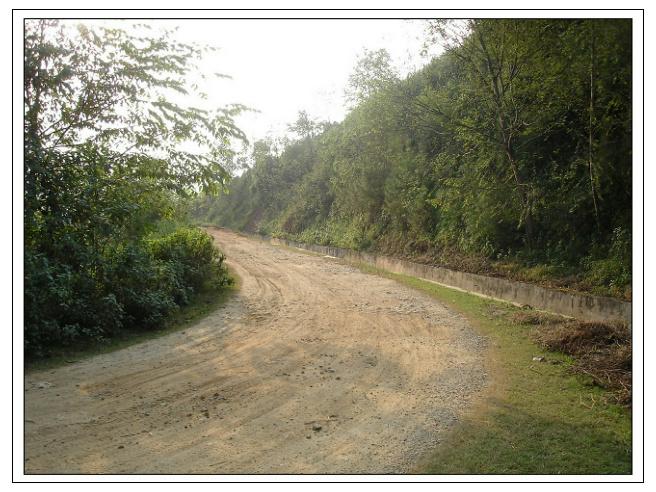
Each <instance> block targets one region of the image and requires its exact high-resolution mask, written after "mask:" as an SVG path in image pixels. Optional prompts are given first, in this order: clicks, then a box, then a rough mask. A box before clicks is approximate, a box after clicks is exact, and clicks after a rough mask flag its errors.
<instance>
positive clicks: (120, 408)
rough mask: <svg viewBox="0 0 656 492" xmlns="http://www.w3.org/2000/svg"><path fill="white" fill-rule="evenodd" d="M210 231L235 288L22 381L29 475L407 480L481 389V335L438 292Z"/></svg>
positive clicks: (485, 377) (482, 363)
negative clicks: (122, 345)
mask: <svg viewBox="0 0 656 492" xmlns="http://www.w3.org/2000/svg"><path fill="white" fill-rule="evenodd" d="M210 232H211V233H212V234H213V235H214V237H215V239H216V241H217V243H218V244H219V246H220V247H221V248H222V250H223V251H224V252H225V253H226V255H227V257H228V263H229V264H230V266H231V267H232V268H233V269H234V270H235V271H236V273H237V274H238V275H239V276H240V277H241V280H242V288H241V290H240V292H239V294H237V295H236V296H235V298H234V299H233V300H231V301H230V302H229V303H228V304H227V305H225V306H224V307H223V308H221V309H219V310H218V311H216V312H215V313H213V314H211V315H210V316H208V317H207V318H205V319H204V320H202V321H200V322H199V323H197V324H196V325H194V326H193V327H190V328H187V329H186V330H185V331H183V332H178V333H173V334H170V335H167V336H164V337H161V338H157V339H153V340H150V341H147V342H144V343H141V344H139V345H135V346H132V347H129V348H126V349H123V350H120V351H117V352H113V353H109V354H103V355H98V356H95V357H93V358H90V359H88V360H85V361H81V362H78V363H75V364H71V365H68V366H66V367H61V368H58V369H55V370H52V371H43V372H35V373H30V374H28V375H27V377H26V433H25V437H26V458H27V461H26V463H25V466H26V471H27V472H28V473H403V472H406V471H408V470H409V469H410V468H411V467H412V465H413V464H415V463H416V462H417V461H418V460H419V459H420V458H421V457H422V456H423V455H424V454H425V453H426V452H427V451H429V450H430V449H432V448H434V447H435V446H438V445H439V443H440V441H441V440H442V439H443V437H444V435H445V433H446V432H448V430H449V429H450V428H451V427H452V426H453V425H455V424H456V423H457V421H458V419H459V418H460V417H461V415H462V414H463V413H464V412H466V411H467V409H468V408H469V407H470V406H471V404H472V402H473V401H474V399H476V398H478V397H479V396H480V394H481V392H482V390H483V389H484V388H485V386H486V379H487V376H486V372H485V369H484V361H483V356H484V348H485V341H484V340H483V339H482V338H481V337H479V336H478V335H477V334H476V333H475V332H474V331H473V330H472V329H471V328H470V327H469V326H468V324H467V322H466V320H465V319H464V318H463V317H462V316H460V315H459V314H457V313H455V312H453V311H451V310H449V309H447V308H445V307H444V306H442V305H440V304H439V303H437V302H435V300H433V299H431V298H429V297H427V296H425V295H423V294H421V293H418V292H416V291H413V290H411V289H409V288H407V287H404V286H402V285H399V284H397V283H395V282H393V281H391V280H389V279H384V278H380V277H377V276H373V275H367V274H364V273H361V272H360V271H358V270H356V269H355V268H352V267H350V266H348V265H345V264H343V263H341V262H340V261H338V260H335V259H330V258H322V257H318V256H312V255H307V254H303V253H300V252H296V251H293V250H288V249H281V248H276V247H273V246H271V245H269V244H266V243H263V242H259V241H256V240H252V239H247V238H244V237H242V236H240V235H237V234H234V233H231V232H227V231H223V230H221V231H219V230H211V231H210ZM42 382H48V383H50V384H51V385H52V386H49V387H39V386H40V385H41V386H47V385H43V384H40V383H42Z"/></svg>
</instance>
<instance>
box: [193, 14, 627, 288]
mask: <svg viewBox="0 0 656 492" xmlns="http://www.w3.org/2000/svg"><path fill="white" fill-rule="evenodd" d="M438 42H441V43H443V45H444V46H446V47H447V48H446V50H445V51H444V52H443V53H442V54H441V55H440V56H439V57H437V58H434V59H433V60H432V62H431V63H429V64H428V65H427V66H425V67H424V68H423V69H422V70H420V71H418V72H416V73H413V74H411V75H410V76H408V77H406V78H400V77H399V76H398V75H397V73H396V72H395V70H394V69H393V67H392V66H391V63H390V58H389V55H388V54H387V53H386V52H384V51H375V52H367V53H365V55H364V56H363V57H362V58H361V60H360V62H359V63H358V65H357V67H356V70H355V72H354V73H353V76H352V77H351V79H350V88H349V100H350V101H351V102H352V109H351V111H350V112H349V114H348V115H347V117H346V118H345V120H344V121H343V122H341V123H339V124H331V123H319V122H314V121H312V120H311V119H310V118H309V117H308V116H307V115H306V114H301V115H300V116H299V120H298V121H297V122H296V123H295V124H294V125H293V126H291V127H290V129H291V130H292V131H293V132H294V133H295V134H296V135H297V136H298V138H296V139H295V140H288V141H286V142H283V144H282V145H280V142H272V141H259V142H256V143H255V145H254V150H253V154H252V166H251V167H250V169H248V170H247V171H246V172H244V173H243V174H242V175H241V176H240V177H236V178H234V179H233V180H232V182H231V183H230V185H229V193H228V194H224V195H222V196H220V197H219V198H211V197H207V198H204V199H201V200H199V201H198V202H197V203H196V208H195V215H196V217H197V218H198V219H199V220H202V221H206V222H211V223H215V224H218V225H222V226H227V227H230V228H234V229H240V230H249V231H254V232H261V233H265V234H272V235H278V236H284V237H288V238H294V239H298V240H301V241H306V242H313V243H319V244H333V245H338V246H343V247H348V248H355V249H359V250H361V249H377V250H382V251H384V252H387V253H392V254H400V255H404V256H413V257H415V258H421V259H424V260H425V261H431V262H436V263H441V264H444V265H447V266H450V267H454V268H459V269H463V270H469V271H477V272H483V273H497V274H504V275H510V276H515V277H518V278H524V279H528V280H537V281H545V282H546V281H549V282H555V283H556V284H557V285H560V286H570V287H575V288H580V289H588V290H593V291H596V292H598V293H602V294H612V295H617V296H623V297H630V282H631V206H632V193H631V179H632V153H631V147H632V131H631V124H632V122H631V108H632V103H631V94H632V88H631V79H632V26H631V21H630V20H601V19H599V20H557V19H549V20H476V21H469V22H464V21H462V22H453V21H451V22H434V23H432V24H431V25H430V28H429V29H428V31H427V47H430V46H431V45H433V46H434V45H435V44H434V43H438Z"/></svg>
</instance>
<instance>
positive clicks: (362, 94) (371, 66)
mask: <svg viewBox="0 0 656 492" xmlns="http://www.w3.org/2000/svg"><path fill="white" fill-rule="evenodd" d="M398 80H399V74H398V71H397V70H396V69H395V68H394V67H393V65H392V58H391V56H390V54H389V52H388V51H387V50H386V49H379V50H376V51H369V50H367V49H365V50H364V52H363V53H362V54H361V55H360V56H359V57H358V60H357V62H356V65H355V67H354V69H353V73H352V74H351V75H350V76H349V80H348V87H347V89H346V100H347V101H348V102H349V103H350V104H351V105H352V106H355V105H357V104H358V103H361V102H363V101H365V100H366V99H367V98H369V97H371V96H373V95H374V94H376V93H377V92H380V91H382V90H384V89H385V88H388V87H390V86H391V85H392V84H394V83H395V82H397V81H398Z"/></svg>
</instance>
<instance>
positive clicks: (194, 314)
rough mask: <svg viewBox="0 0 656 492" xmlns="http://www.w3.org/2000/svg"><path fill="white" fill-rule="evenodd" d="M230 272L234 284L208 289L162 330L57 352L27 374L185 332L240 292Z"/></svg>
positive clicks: (128, 332) (124, 334)
mask: <svg viewBox="0 0 656 492" xmlns="http://www.w3.org/2000/svg"><path fill="white" fill-rule="evenodd" d="M228 272H229V275H230V277H232V279H233V282H232V284H230V285H227V286H222V287H210V286H208V287H207V288H206V289H204V290H202V291H201V292H199V293H198V295H197V296H195V298H194V300H193V302H191V303H190V304H189V305H187V306H183V307H182V308H180V310H179V311H177V312H175V313H173V314H172V315H171V317H170V318H169V319H168V321H167V323H166V325H165V326H163V327H162V328H161V329H159V330H148V331H142V330H137V329H134V330H123V331H122V332H121V333H120V334H118V335H116V336H115V337H112V338H110V339H108V340H107V341H106V342H104V343H98V342H95V343H94V342H87V343H85V344H82V345H79V346H76V347H71V348H58V349H53V352H52V353H51V355H50V356H48V357H46V358H43V359H38V360H33V361H28V362H26V364H25V370H26V372H32V371H40V370H47V369H54V368H56V367H60V366H63V365H65V364H69V363H72V362H78V361H80V360H82V359H87V358H89V357H93V356H94V355H98V354H106V353H109V352H114V351H115V350H120V349H123V348H126V347H129V346H131V345H135V344H137V343H141V342H144V341H146V340H150V339H152V338H158V337H161V336H164V335H168V334H169V333H173V332H176V331H179V330H183V329H185V328H187V327H189V326H191V325H193V324H194V323H196V322H198V321H200V320H201V319H202V318H204V317H205V316H207V315H208V314H210V313H211V312H213V311H215V310H217V309H218V308H219V307H221V306H222V305H223V304H225V303H226V302H227V301H228V299H230V298H231V297H232V295H234V294H235V293H236V292H237V291H238V290H239V286H240V279H239V277H238V276H237V275H236V274H235V272H234V271H232V270H230V268H228Z"/></svg>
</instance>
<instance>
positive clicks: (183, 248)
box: [148, 228, 229, 292]
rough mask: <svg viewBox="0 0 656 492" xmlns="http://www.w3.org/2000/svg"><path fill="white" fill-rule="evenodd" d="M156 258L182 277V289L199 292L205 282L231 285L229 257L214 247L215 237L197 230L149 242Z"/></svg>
mask: <svg viewBox="0 0 656 492" xmlns="http://www.w3.org/2000/svg"><path fill="white" fill-rule="evenodd" d="M148 247H149V249H150V252H151V254H152V255H153V258H155V260H157V261H159V262H164V263H165V264H167V265H168V266H169V268H171V269H173V270H177V271H176V273H177V274H178V275H180V277H181V281H182V285H184V286H185V287H187V288H190V289H191V291H192V292H193V291H197V290H199V289H200V288H201V287H202V286H203V285H204V284H205V282H208V281H212V282H218V285H226V284H227V283H229V277H228V275H227V273H226V270H225V267H224V265H223V262H224V260H225V257H224V256H223V255H222V254H221V253H219V251H218V250H217V249H216V248H215V247H214V244H213V242H212V237H211V236H210V235H209V234H207V233H206V232H203V231H201V230H200V229H196V228H186V229H179V230H177V231H176V232H174V233H173V234H169V235H168V236H164V237H162V238H157V239H151V240H150V241H148Z"/></svg>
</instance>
